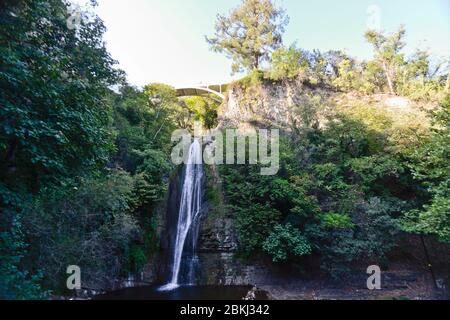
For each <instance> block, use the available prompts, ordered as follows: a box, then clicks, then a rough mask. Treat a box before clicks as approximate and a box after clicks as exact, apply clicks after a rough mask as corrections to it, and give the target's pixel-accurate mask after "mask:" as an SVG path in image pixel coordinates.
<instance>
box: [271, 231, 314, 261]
mask: <svg viewBox="0 0 450 320" xmlns="http://www.w3.org/2000/svg"><path fill="white" fill-rule="evenodd" d="M263 249H264V251H265V252H267V253H268V254H269V255H270V256H271V257H272V261H273V262H283V261H286V260H287V259H288V257H289V256H292V257H299V256H302V255H307V254H310V253H311V246H310V245H309V243H308V240H306V238H305V237H304V236H303V235H302V234H301V233H300V231H299V230H298V229H296V228H294V227H293V226H291V225H290V224H289V223H288V224H286V225H280V224H278V225H276V226H275V227H274V228H273V231H272V232H271V233H270V235H269V236H268V237H267V239H266V240H265V241H264V243H263Z"/></svg>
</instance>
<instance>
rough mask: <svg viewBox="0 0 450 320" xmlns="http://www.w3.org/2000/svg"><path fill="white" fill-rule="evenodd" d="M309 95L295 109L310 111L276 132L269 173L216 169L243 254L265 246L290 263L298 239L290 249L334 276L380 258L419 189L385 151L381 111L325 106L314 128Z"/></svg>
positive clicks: (315, 105) (314, 104)
mask: <svg viewBox="0 0 450 320" xmlns="http://www.w3.org/2000/svg"><path fill="white" fill-rule="evenodd" d="M310 100H311V101H309V102H307V103H306V104H305V105H308V106H307V108H306V110H303V111H304V112H305V113H306V114H310V115H311V116H309V117H301V119H303V121H298V122H294V123H292V129H293V130H292V131H290V133H289V135H284V136H283V135H282V137H281V141H280V170H279V172H278V174H277V175H275V176H261V175H259V172H258V171H257V170H258V169H257V166H248V165H239V166H238V165H235V166H230V165H227V166H221V168H220V169H221V170H220V174H221V177H222V180H223V182H224V184H223V187H224V191H225V200H226V203H227V204H228V206H229V210H230V211H231V212H233V213H234V214H235V215H236V221H237V223H236V232H237V235H238V239H239V248H240V250H241V251H243V253H245V256H247V257H251V256H253V255H254V254H255V253H256V252H265V253H267V254H268V255H269V256H270V257H271V258H272V259H273V260H274V261H277V262H283V263H292V262H294V261H295V260H296V257H297V256H298V255H295V254H292V253H293V252H296V251H295V250H294V243H299V244H300V243H302V244H304V245H305V246H302V245H299V247H302V248H303V249H304V251H302V250H300V249H299V251H297V252H301V253H302V254H303V255H308V254H312V253H315V254H317V255H319V256H320V261H321V266H322V268H323V270H325V271H327V272H329V273H331V274H333V276H336V277H339V276H342V275H343V274H344V273H346V272H348V271H350V270H351V268H354V267H356V266H357V263H358V262H360V261H366V260H368V259H370V260H371V261H373V260H376V261H381V260H383V259H384V257H385V254H386V253H387V252H389V250H391V249H392V248H393V247H394V246H395V244H396V239H397V238H396V237H397V233H398V230H399V223H398V216H399V215H401V213H402V212H404V211H405V210H408V208H411V207H414V205H415V204H416V203H415V202H414V201H411V202H410V203H408V202H407V201H406V200H408V199H412V198H414V197H419V194H417V195H415V191H414V190H415V186H414V183H413V181H412V177H410V176H409V171H408V170H406V168H405V164H404V162H403V161H404V160H403V159H404V158H403V157H402V156H401V155H397V154H392V153H390V152H389V150H390V146H391V144H396V142H395V141H393V140H392V139H391V138H390V136H389V133H390V132H391V126H392V123H393V122H392V121H391V119H390V118H389V117H388V115H386V114H380V116H379V117H377V112H375V110H372V109H371V108H370V107H364V106H358V107H357V108H356V109H355V110H353V112H347V113H344V112H340V111H339V110H333V113H332V114H331V115H330V119H329V121H328V122H326V123H325V124H324V125H323V126H322V127H319V126H317V125H315V122H316V121H315V120H314V119H315V117H314V114H316V113H317V110H318V109H319V108H322V107H323V106H322V104H321V100H320V99H317V98H315V97H311V99H310ZM304 107H305V106H302V105H300V106H298V107H297V108H300V110H299V111H298V112H302V109H305V108H304ZM294 111H295V108H294V110H293V112H294ZM363 114H367V115H368V117H367V119H364V117H363V116H362V115H363ZM308 119H309V120H308ZM363 120H365V121H363ZM268 230H270V232H268ZM296 236H299V237H300V236H301V239H303V240H304V241H300V240H298V239H297V240H293V239H296ZM306 243H307V244H308V245H309V246H310V247H311V250H307V249H306V248H307V246H306Z"/></svg>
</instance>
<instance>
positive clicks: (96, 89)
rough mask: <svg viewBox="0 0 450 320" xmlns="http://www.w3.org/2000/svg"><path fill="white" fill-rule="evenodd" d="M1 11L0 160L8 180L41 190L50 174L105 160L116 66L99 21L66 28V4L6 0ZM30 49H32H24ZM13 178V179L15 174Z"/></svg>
mask: <svg viewBox="0 0 450 320" xmlns="http://www.w3.org/2000/svg"><path fill="white" fill-rule="evenodd" d="M5 6H6V7H5V8H3V9H2V10H1V13H0V29H1V30H2V32H1V33H0V43H1V46H0V48H1V49H0V57H1V62H0V65H1V70H0V86H1V87H2V90H1V93H0V104H1V105H2V108H1V109H0V119H2V121H1V122H0V144H1V145H2V146H3V147H2V148H0V157H1V158H2V159H5V160H4V161H2V162H1V169H0V172H1V176H2V180H3V179H20V181H22V182H25V181H27V182H28V184H29V185H30V187H32V188H36V187H38V184H39V181H38V180H39V179H44V178H46V177H47V176H49V175H50V174H53V173H55V174H69V173H71V172H73V171H74V170H77V169H79V168H84V169H86V168H89V167H92V166H96V165H99V164H103V163H105V162H106V160H107V158H108V154H109V152H110V151H111V150H112V148H113V145H112V139H111V138H112V136H111V133H110V132H109V131H108V130H107V128H106V125H107V123H108V113H107V111H108V106H107V105H106V104H105V100H104V99H103V97H104V95H105V93H106V91H107V90H108V86H109V85H113V84H115V83H117V81H119V80H120V77H121V73H120V72H118V71H117V70H115V69H114V68H113V66H114V63H115V62H114V61H113V60H112V59H111V57H110V55H109V54H108V53H107V51H106V49H105V47H104V44H103V40H102V34H103V32H104V30H105V27H104V25H103V23H102V22H101V20H99V19H98V18H96V19H93V20H92V21H91V20H86V21H84V20H82V21H81V25H80V28H79V30H78V31H77V32H76V31H75V30H69V29H68V28H67V26H66V19H67V17H68V16H67V7H66V4H65V2H63V1H59V0H53V1H50V2H49V1H43V0H38V1H19V2H14V3H13V2H7V3H6V4H5ZM24 44H26V45H24ZM13 172H14V174H12V173H13Z"/></svg>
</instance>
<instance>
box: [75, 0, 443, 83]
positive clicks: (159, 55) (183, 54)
mask: <svg viewBox="0 0 450 320" xmlns="http://www.w3.org/2000/svg"><path fill="white" fill-rule="evenodd" d="M74 1H75V0H74ZM76 1H82V0H76ZM98 2H99V6H98V7H97V8H96V12H97V13H98V14H99V16H100V17H101V18H102V19H103V20H104V22H105V24H106V27H107V28H108V31H107V33H106V35H105V41H106V43H107V47H108V49H109V51H110V52H111V54H112V56H113V57H114V58H115V59H116V60H118V61H119V62H120V68H122V69H123V70H125V71H126V73H127V75H128V81H129V82H130V83H132V84H135V85H138V86H142V85H144V84H147V83H150V82H163V83H167V84H171V85H173V86H176V87H179V86H184V85H193V84H199V83H205V84H215V83H219V82H227V81H229V80H230V79H232V77H231V76H230V71H231V61H230V60H228V59H227V58H226V57H225V56H223V55H221V54H219V53H214V52H212V51H210V50H209V47H208V45H207V43H206V41H205V38H204V36H205V35H213V32H214V23H215V19H216V15H217V13H221V14H226V13H228V12H229V11H230V10H231V9H232V8H234V7H236V6H237V5H238V4H239V3H240V0H98ZM275 2H276V3H277V5H278V6H281V7H283V8H284V9H285V10H286V12H287V14H288V15H289V17H290V23H289V25H288V27H287V29H286V33H285V36H284V43H285V44H291V43H292V42H295V41H296V42H297V44H298V46H300V47H302V48H305V49H309V50H311V49H315V48H317V49H320V50H323V51H326V50H330V49H346V51H347V53H348V54H350V55H352V56H355V57H357V58H361V59H366V58H370V57H371V49H370V46H369V45H368V44H367V43H366V42H365V40H364V38H363V34H364V31H365V30H366V29H367V20H368V17H369V14H368V12H367V11H368V8H369V7H370V6H373V5H376V6H377V7H378V8H379V12H380V15H379V17H380V20H379V21H380V27H381V29H382V30H386V31H389V32H391V31H395V30H396V29H397V28H398V26H399V25H400V24H404V25H405V27H406V32H407V35H406V41H407V44H408V46H407V47H406V48H405V51H406V52H407V53H411V52H412V51H414V49H415V48H417V47H420V48H428V49H429V50H430V51H431V52H432V54H433V55H434V56H435V57H443V56H447V57H448V56H450V0H339V1H337V0H310V1H304V0H277V1H275ZM369 11H370V10H369ZM236 77H239V76H235V77H234V78H236Z"/></svg>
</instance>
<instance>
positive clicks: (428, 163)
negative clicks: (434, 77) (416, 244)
mask: <svg viewBox="0 0 450 320" xmlns="http://www.w3.org/2000/svg"><path fill="white" fill-rule="evenodd" d="M433 120H434V124H435V125H436V127H435V128H433V132H432V134H431V137H430V139H429V141H428V142H427V143H425V144H424V145H423V146H422V147H421V148H419V149H417V150H415V152H414V153H413V154H412V157H411V158H412V161H411V163H410V167H411V169H412V171H413V176H414V178H416V179H417V180H419V181H421V183H422V184H423V186H424V187H425V188H427V190H428V192H429V194H430V197H431V199H430V200H429V201H428V202H427V203H425V205H424V206H423V208H422V209H421V210H412V211H410V212H408V213H407V215H406V217H405V221H404V228H405V229H406V230H407V231H410V232H417V233H423V234H432V235H436V236H438V237H439V239H440V240H442V241H445V242H448V243H450V191H449V190H450V171H449V166H448V164H449V159H450V96H447V98H446V100H445V101H444V102H443V104H442V106H441V108H440V109H439V110H438V111H437V112H435V113H434V115H433Z"/></svg>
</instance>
